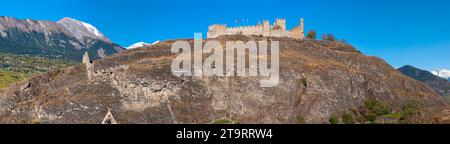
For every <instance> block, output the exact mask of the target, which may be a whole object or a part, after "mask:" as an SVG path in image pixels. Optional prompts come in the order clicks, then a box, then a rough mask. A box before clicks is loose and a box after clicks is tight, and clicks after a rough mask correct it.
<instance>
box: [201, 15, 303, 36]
mask: <svg viewBox="0 0 450 144" xmlns="http://www.w3.org/2000/svg"><path fill="white" fill-rule="evenodd" d="M303 28H304V27H303V19H301V20H300V25H299V26H297V27H295V28H293V29H292V30H287V29H286V20H285V19H276V20H275V23H274V24H273V25H270V22H269V20H264V21H263V24H262V25H261V23H258V25H253V26H239V27H227V26H226V25H224V24H214V25H211V26H209V27H208V34H207V36H208V38H216V37H218V36H222V35H257V36H264V37H290V38H295V39H303V38H304V30H303Z"/></svg>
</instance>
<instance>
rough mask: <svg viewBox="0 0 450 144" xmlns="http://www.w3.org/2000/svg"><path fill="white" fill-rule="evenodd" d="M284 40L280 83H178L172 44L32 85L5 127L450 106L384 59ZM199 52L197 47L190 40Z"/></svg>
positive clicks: (412, 111) (332, 118)
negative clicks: (173, 69)
mask: <svg viewBox="0 0 450 144" xmlns="http://www.w3.org/2000/svg"><path fill="white" fill-rule="evenodd" d="M266 39H267V40H277V41H280V50H281V52H280V84H279V85H278V86H276V87H273V88H262V87H260V86H259V81H260V78H258V77H227V78H219V77H204V78H200V77H181V78H179V77H175V76H173V75H172V72H171V68H170V66H171V62H172V59H173V58H175V56H176V55H175V54H171V52H170V48H171V44H172V43H173V42H174V41H165V42H161V43H158V44H155V45H152V46H147V47H142V48H136V49H131V50H128V51H124V52H121V53H119V54H117V55H113V56H110V57H107V58H105V59H102V60H98V61H94V68H93V69H94V71H95V73H94V74H93V76H92V77H91V78H90V79H89V78H88V71H87V69H86V66H85V65H76V66H72V67H69V68H66V69H62V70H57V71H53V72H50V73H47V74H42V75H38V76H35V77H33V78H30V79H28V80H26V81H24V82H22V83H18V84H15V85H13V86H11V87H10V88H9V89H7V90H6V91H5V92H4V95H3V97H2V98H1V100H0V110H1V112H0V122H1V123H100V122H102V120H103V119H104V117H105V116H106V114H107V113H108V110H110V112H111V114H112V115H113V117H114V118H115V120H116V121H117V122H118V123H211V122H214V121H216V120H223V119H227V120H230V121H233V122H234V123H441V122H445V121H446V120H447V119H448V118H447V117H446V116H448V114H447V109H448V108H449V105H448V103H447V102H446V101H445V100H444V99H443V98H442V97H440V96H439V95H438V94H437V93H436V92H435V91H434V90H433V89H432V88H430V87H429V86H427V85H425V84H423V83H421V82H419V81H416V80H414V79H412V78H409V77H406V76H404V75H403V74H401V73H400V72H399V71H397V70H396V69H394V68H393V67H391V66H390V65H388V64H387V63H386V62H385V61H383V60H381V59H379V58H376V57H371V56H366V55H363V54H361V53H360V52H359V51H357V50H356V49H354V48H353V47H351V46H349V45H346V44H341V43H338V42H330V41H316V40H293V39H289V38H263V37H245V36H223V37H219V38H215V39H208V40H219V41H221V42H222V43H225V41H227V40H242V41H248V40H266ZM185 41H189V42H190V43H191V44H192V43H193V40H191V39H186V40H185Z"/></svg>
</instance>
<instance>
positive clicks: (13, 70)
mask: <svg viewBox="0 0 450 144" xmlns="http://www.w3.org/2000/svg"><path fill="white" fill-rule="evenodd" d="M74 64H76V62H71V61H66V60H61V59H52V58H45V57H38V56H30V55H16V54H6V53H0V92H1V91H2V89H4V88H6V87H8V86H9V85H10V84H11V83H13V82H16V81H20V80H23V79H25V78H27V77H29V76H32V75H34V74H38V73H45V72H49V71H52V70H56V69H60V68H65V67H68V66H71V65H74Z"/></svg>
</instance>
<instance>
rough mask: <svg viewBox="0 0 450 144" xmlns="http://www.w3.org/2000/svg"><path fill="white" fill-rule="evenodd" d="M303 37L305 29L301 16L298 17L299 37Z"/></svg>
mask: <svg viewBox="0 0 450 144" xmlns="http://www.w3.org/2000/svg"><path fill="white" fill-rule="evenodd" d="M303 38H305V29H304V25H303V18H300V39H303Z"/></svg>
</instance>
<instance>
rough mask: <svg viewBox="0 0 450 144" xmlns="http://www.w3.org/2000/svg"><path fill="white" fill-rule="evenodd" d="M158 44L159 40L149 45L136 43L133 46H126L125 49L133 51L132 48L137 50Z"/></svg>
mask: <svg viewBox="0 0 450 144" xmlns="http://www.w3.org/2000/svg"><path fill="white" fill-rule="evenodd" d="M159 42H160V41H159V40H158V41H155V42H153V43H151V44H149V43H146V42H137V43H134V44H132V45H130V46H128V47H127V49H134V48H139V47H144V46H151V45H154V44H157V43H159Z"/></svg>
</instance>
